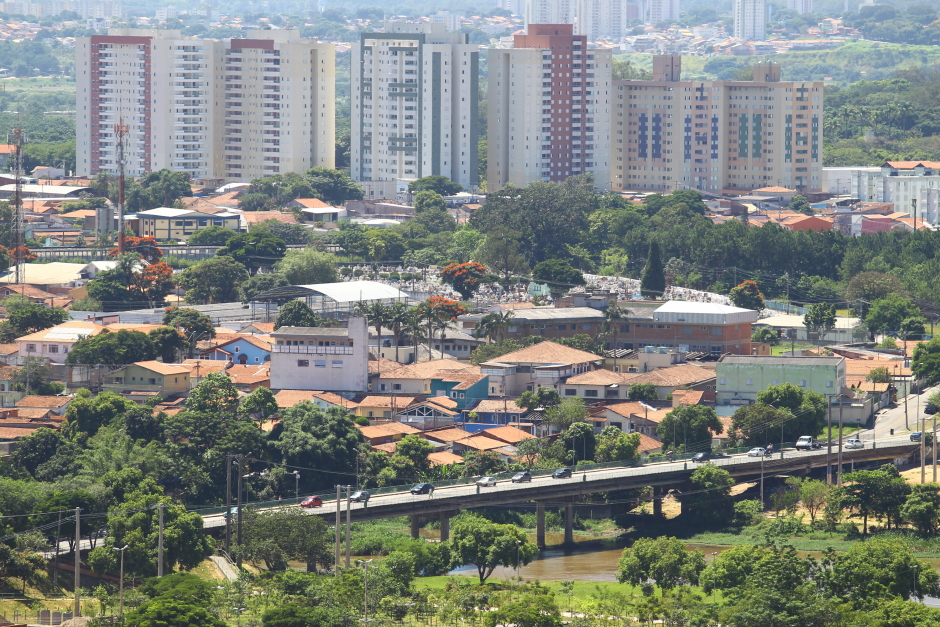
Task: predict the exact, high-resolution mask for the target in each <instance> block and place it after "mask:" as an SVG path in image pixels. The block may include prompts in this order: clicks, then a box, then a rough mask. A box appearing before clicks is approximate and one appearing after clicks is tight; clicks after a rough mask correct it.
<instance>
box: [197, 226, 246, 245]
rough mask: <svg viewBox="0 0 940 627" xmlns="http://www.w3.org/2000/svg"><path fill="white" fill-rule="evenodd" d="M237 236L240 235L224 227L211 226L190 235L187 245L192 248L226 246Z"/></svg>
mask: <svg viewBox="0 0 940 627" xmlns="http://www.w3.org/2000/svg"><path fill="white" fill-rule="evenodd" d="M236 235H238V233H236V232H235V231H233V230H232V229H227V228H225V227H224V226H210V227H208V228H205V229H201V230H199V231H196V232H195V233H193V234H192V235H190V236H189V239H188V240H186V243H187V244H188V245H190V246H224V245H225V244H227V243H228V241H229V240H230V239H232V238H233V237H235V236H236Z"/></svg>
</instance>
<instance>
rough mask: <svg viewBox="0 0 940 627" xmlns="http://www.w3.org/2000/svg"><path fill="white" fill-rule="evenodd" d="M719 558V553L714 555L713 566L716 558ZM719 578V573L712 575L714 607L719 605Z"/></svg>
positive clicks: (716, 552)
mask: <svg viewBox="0 0 940 627" xmlns="http://www.w3.org/2000/svg"><path fill="white" fill-rule="evenodd" d="M716 557H718V551H715V552H713V553H712V564H714V563H715V558H716ZM717 578H718V573H717V572H716V573H715V574H714V575H712V605H715V604H716V603H718V588H717V587H715V580H716V579H717Z"/></svg>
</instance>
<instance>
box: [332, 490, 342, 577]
mask: <svg viewBox="0 0 940 627" xmlns="http://www.w3.org/2000/svg"><path fill="white" fill-rule="evenodd" d="M342 489H343V486H341V485H337V486H336V555H335V556H334V562H333V563H334V564H335V568H336V570H335V573H336V574H337V575H339V529H340V527H339V525H340V523H339V519H340V515H341V514H342V508H343V503H342V501H340V491H341V490H342Z"/></svg>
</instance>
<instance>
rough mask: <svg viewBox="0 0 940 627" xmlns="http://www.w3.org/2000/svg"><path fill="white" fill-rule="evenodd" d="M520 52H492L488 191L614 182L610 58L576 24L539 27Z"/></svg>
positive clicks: (520, 39) (521, 41)
mask: <svg viewBox="0 0 940 627" xmlns="http://www.w3.org/2000/svg"><path fill="white" fill-rule="evenodd" d="M514 46H515V47H514V48H510V49H491V50H489V51H488V53H489V59H488V62H489V71H488V80H489V88H488V91H487V94H488V109H489V110H488V113H487V115H488V120H487V128H488V130H489V133H488V139H487V157H486V158H487V176H486V184H487V189H488V190H490V191H495V190H499V189H502V188H503V187H505V186H506V185H507V184H508V183H512V184H513V185H515V186H516V187H524V186H526V185H528V184H529V183H532V182H534V181H556V182H560V181H564V180H565V179H566V178H568V177H569V176H574V175H576V174H585V173H588V172H590V173H593V174H594V178H595V181H596V184H597V187H598V188H599V189H607V188H608V183H609V181H610V115H611V113H610V110H611V51H610V50H609V49H603V48H598V49H595V48H590V49H589V48H588V47H587V37H585V36H584V35H574V34H572V26H571V25H570V24H533V25H531V26H530V27H529V29H528V34H526V35H516V36H515V38H514Z"/></svg>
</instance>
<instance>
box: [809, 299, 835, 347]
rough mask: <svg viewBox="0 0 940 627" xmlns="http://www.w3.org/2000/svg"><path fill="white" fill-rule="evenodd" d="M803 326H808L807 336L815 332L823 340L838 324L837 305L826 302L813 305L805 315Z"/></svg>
mask: <svg viewBox="0 0 940 627" xmlns="http://www.w3.org/2000/svg"><path fill="white" fill-rule="evenodd" d="M803 326H805V327H806V335H807V337H809V335H810V334H811V333H815V334H817V337H818V338H819V339H820V340H822V339H823V338H824V337H825V336H826V334H827V333H829V332H830V331H832V330H833V329H834V328H835V326H836V306H835V305H827V304H826V303H816V304H815V305H811V306H810V308H809V311H807V312H806V314H805V315H804V316H803Z"/></svg>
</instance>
